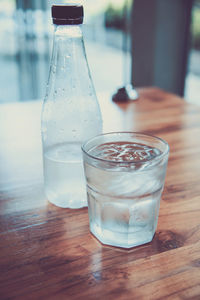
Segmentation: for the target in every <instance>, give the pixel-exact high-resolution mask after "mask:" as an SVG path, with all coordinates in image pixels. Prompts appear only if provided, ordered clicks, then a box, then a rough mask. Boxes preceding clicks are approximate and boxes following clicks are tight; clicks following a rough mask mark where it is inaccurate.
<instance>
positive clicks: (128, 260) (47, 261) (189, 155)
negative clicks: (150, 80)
mask: <svg viewBox="0 0 200 300" xmlns="http://www.w3.org/2000/svg"><path fill="white" fill-rule="evenodd" d="M139 93H140V99H139V100H138V101H135V102H131V103H123V104H115V103H112V101H111V100H109V97H108V96H107V95H103V94H101V95H99V99H100V103H101V108H102V112H103V119H104V131H117V130H132V131H143V132H147V133H151V134H154V135H157V136H159V137H161V138H164V139H165V140H166V141H167V142H168V143H169V145H170V158H169V164H168V170H167V177H166V183H165V189H164V192H163V197H162V201H161V207H160V214H159V222H158V228H157V231H156V234H155V237H154V239H153V241H152V242H151V243H149V244H146V245H142V246H139V247H136V248H132V249H130V250H123V249H120V248H115V247H109V246H104V245H102V244H100V243H99V242H98V241H97V240H96V239H95V238H94V237H93V236H92V235H91V234H90V233H89V226H88V215H87V208H84V209H79V210H70V209H62V208H58V207H56V206H54V205H52V204H50V203H48V201H47V200H46V198H45V196H44V194H43V181H42V154H41V142H40V112H41V102H39V101H36V102H26V103H12V104H3V105H1V106H0V299H1V300H6V299H7V300H11V299H26V300H28V299H61V300H62V299H72V300H73V299H77V300H79V299H109V300H110V299H122V300H126V299H139V300H140V299H145V300H146V299H153V300H156V299H173V300H174V299H175V300H176V299H200V108H198V107H196V106H193V105H191V104H187V103H186V102H185V101H184V100H183V99H181V98H179V97H177V96H175V95H172V94H169V93H166V92H164V91H161V90H159V89H156V88H145V89H140V90H139Z"/></svg>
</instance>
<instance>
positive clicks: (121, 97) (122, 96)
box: [112, 84, 139, 102]
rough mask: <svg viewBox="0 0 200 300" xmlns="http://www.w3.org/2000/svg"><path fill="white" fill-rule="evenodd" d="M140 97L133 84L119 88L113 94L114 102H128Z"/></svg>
mask: <svg viewBox="0 0 200 300" xmlns="http://www.w3.org/2000/svg"><path fill="white" fill-rule="evenodd" d="M137 99H139V96H138V93H137V91H136V90H135V89H134V88H133V86H132V84H127V85H126V86H124V87H122V88H119V89H118V90H117V93H116V94H114V95H113V97H112V100H113V101H114V102H128V101H135V100H137Z"/></svg>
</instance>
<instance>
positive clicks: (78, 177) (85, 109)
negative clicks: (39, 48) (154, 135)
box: [41, 4, 102, 208]
mask: <svg viewBox="0 0 200 300" xmlns="http://www.w3.org/2000/svg"><path fill="white" fill-rule="evenodd" d="M52 18H53V23H54V26H55V30H54V42H53V53H52V60H51V66H50V74H49V79H48V84H47V91H46V96H45V99H44V103H43V109H42V125H41V129H42V144H43V163H44V189H45V194H46V196H47V199H48V200H49V201H50V202H51V203H53V204H55V205H56V206H59V207H65V208H81V207H84V206H87V197H86V188H85V179H84V172H83V164H82V153H81V145H82V143H83V142H84V141H85V140H87V139H89V138H90V137H92V136H95V135H97V134H100V133H101V132H102V118H101V112H100V108H99V104H98V101H97V98H96V94H95V89H94V86H93V83H92V79H91V75H90V71H89V67H88V63H87V59H86V53H85V48H84V41H83V35H82V28H81V24H82V23H83V6H82V5H75V4H74V5H72V4H71V5H70V4H69V5H53V6H52Z"/></svg>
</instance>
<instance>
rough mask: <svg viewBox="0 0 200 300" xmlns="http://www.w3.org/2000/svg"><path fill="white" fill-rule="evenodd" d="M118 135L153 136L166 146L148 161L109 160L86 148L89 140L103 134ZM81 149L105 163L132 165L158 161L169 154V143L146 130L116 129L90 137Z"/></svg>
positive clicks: (92, 157)
mask: <svg viewBox="0 0 200 300" xmlns="http://www.w3.org/2000/svg"><path fill="white" fill-rule="evenodd" d="M113 134H114V135H116V134H122V135H123V134H134V135H139V136H141V137H149V138H153V139H155V140H157V141H159V142H161V143H162V144H164V145H165V146H166V148H165V150H164V151H163V152H162V153H161V154H159V155H158V156H154V157H152V158H150V159H149V160H147V161H142V160H141V161H114V160H109V159H105V158H100V157H97V156H95V155H92V154H89V153H88V152H87V150H85V147H86V146H87V144H88V143H89V142H91V141H92V140H94V139H96V138H98V137H102V136H108V135H113ZM81 149H82V151H83V153H84V154H85V155H87V156H88V157H90V158H91V159H95V160H97V161H100V162H104V163H112V164H118V165H124V164H126V165H127V164H130V165H136V164H145V163H149V162H151V161H156V160H161V159H162V158H163V157H165V156H166V155H168V154H169V149H170V148H169V144H168V143H167V142H166V141H165V140H163V139H162V138H160V137H157V136H155V135H151V134H148V133H145V132H139V131H114V132H106V133H102V134H98V135H96V136H93V137H92V138H90V139H88V140H87V141H85V142H84V143H83V145H82V146H81Z"/></svg>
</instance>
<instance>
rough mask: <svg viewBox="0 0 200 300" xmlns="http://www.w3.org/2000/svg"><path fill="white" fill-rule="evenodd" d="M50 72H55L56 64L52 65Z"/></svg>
mask: <svg viewBox="0 0 200 300" xmlns="http://www.w3.org/2000/svg"><path fill="white" fill-rule="evenodd" d="M52 72H53V73H54V74H55V73H56V66H55V65H53V66H52Z"/></svg>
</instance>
